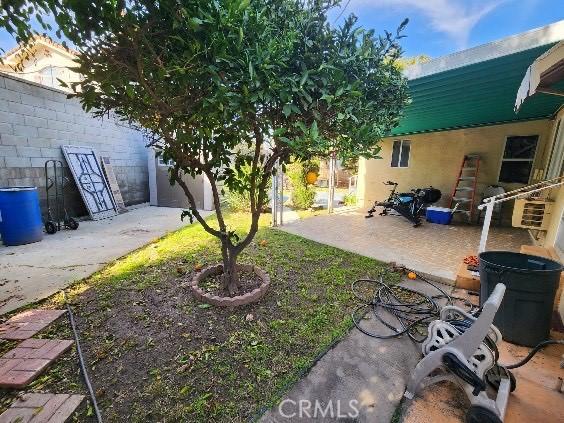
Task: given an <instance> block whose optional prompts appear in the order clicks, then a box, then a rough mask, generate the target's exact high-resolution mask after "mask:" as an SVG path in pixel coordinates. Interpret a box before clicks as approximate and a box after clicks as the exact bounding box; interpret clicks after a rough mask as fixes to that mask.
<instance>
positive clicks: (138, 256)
mask: <svg viewBox="0 0 564 423" xmlns="http://www.w3.org/2000/svg"><path fill="white" fill-rule="evenodd" d="M269 217H270V216H267V215H265V216H263V218H262V221H261V229H260V231H259V233H258V234H257V236H256V237H255V240H254V242H253V243H252V244H251V245H250V246H249V248H247V249H246V250H245V251H244V253H243V254H242V256H241V258H240V263H252V264H256V265H258V266H260V267H262V268H263V269H264V270H266V271H267V272H268V273H269V274H270V276H271V280H272V285H271V287H270V290H269V292H268V293H267V295H266V296H265V297H264V298H263V299H262V300H261V301H260V302H259V303H257V304H254V305H248V306H244V307H241V308H235V309H221V308H216V307H212V306H208V305H204V304H201V303H198V302H196V301H195V300H194V299H193V298H192V297H191V296H190V294H189V293H188V290H187V289H186V288H185V286H184V284H185V283H186V282H187V281H189V280H191V279H192V276H193V274H194V268H195V267H198V266H201V265H206V264H212V263H216V262H218V261H219V259H220V251H219V248H218V245H217V244H216V242H215V239H214V238H213V237H211V236H210V235H208V234H207V233H206V232H205V231H204V230H203V229H202V228H201V227H200V226H199V225H191V226H187V227H185V228H183V229H181V230H179V231H177V232H174V233H172V234H170V235H168V236H166V237H164V238H162V239H159V240H156V241H155V242H153V243H151V244H149V245H147V246H145V247H143V248H141V249H139V250H137V251H135V252H133V253H131V254H129V255H127V256H126V257H124V258H122V259H119V260H117V261H116V262H114V263H113V264H111V265H109V266H107V267H106V268H105V269H103V270H102V271H100V272H98V273H96V274H95V275H93V276H92V277H90V278H88V279H86V280H84V281H81V282H78V283H77V284H75V285H74V286H73V287H72V288H70V289H69V290H68V294H69V298H70V299H71V301H72V304H73V309H74V311H75V314H76V320H77V325H78V328H79V331H80V333H81V340H82V344H83V350H84V353H85V355H86V360H87V362H88V363H89V369H90V377H91V379H92V383H93V385H94V388H95V390H96V393H97V397H98V401H99V403H100V406H101V408H102V411H103V416H104V417H105V420H106V421H108V422H123V421H126V420H129V421H133V422H137V421H143V422H144V421H190V422H200V421H201V422H238V421H248V420H249V419H252V418H253V417H258V416H260V414H261V412H262V411H264V410H265V409H266V408H268V407H270V406H272V405H274V404H275V403H276V402H277V400H278V399H279V398H280V396H281V395H282V394H283V393H284V392H285V391H286V390H287V389H289V388H290V386H291V385H292V384H293V383H294V382H296V381H297V380H298V379H299V378H300V377H301V376H302V375H303V374H304V372H306V371H307V370H308V369H309V368H310V367H311V365H312V364H313V363H314V362H315V360H316V358H317V357H318V356H319V355H320V354H322V353H323V352H325V351H326V350H327V348H328V347H329V346H331V345H332V344H333V343H334V342H335V341H336V340H338V339H340V338H341V337H343V335H344V334H345V333H346V332H347V331H348V330H349V329H350V327H351V320H350V317H349V314H350V311H351V308H352V307H353V304H354V301H353V299H352V295H351V292H350V283H351V282H352V281H353V280H354V279H356V278H359V277H369V276H372V277H374V276H376V275H378V274H380V273H382V272H386V268H385V266H384V265H383V264H381V263H379V262H377V261H375V260H372V259H369V258H366V257H361V256H359V255H356V254H352V253H349V252H345V251H342V250H339V249H336V248H333V247H329V246H325V245H322V244H318V243H315V242H313V241H309V240H306V239H303V238H300V237H298V236H295V235H291V234H288V233H285V232H282V231H279V230H275V229H270V228H268V226H267V225H268V222H269ZM210 220H213V218H210ZM228 222H229V224H230V225H231V227H233V228H239V227H240V228H246V227H248V218H247V217H246V216H244V215H241V214H232V215H230V216H229V217H228ZM264 241H265V242H264ZM394 277H395V275H390V279H392V280H393V279H394ZM41 306H43V307H62V306H63V304H62V298H61V296H60V295H56V296H54V297H52V298H50V299H48V300H46V301H44V302H43V303H42V304H41ZM249 315H252V317H251V316H249ZM41 336H43V337H51V338H52V337H62V338H66V339H72V334H71V332H70V329H69V325H68V322H67V320H66V319H61V320H60V321H59V322H58V323H57V324H54V325H52V326H51V328H50V330H49V331H48V332H45V333H43V334H42V335H41ZM12 345H13V344H10V343H4V344H2V345H0V350H4V351H5V350H6V349H8V348H9V347H11V346H12ZM0 352H1V351H0ZM30 390H32V391H41V390H45V391H51V392H59V393H62V392H84V393H85V390H84V387H83V383H82V380H81V377H80V374H79V372H78V366H77V364H76V352H75V351H73V352H72V353H70V354H66V355H65V356H64V358H62V359H61V360H59V362H58V363H57V364H56V365H55V366H53V367H52V368H51V369H50V370H49V371H48V372H46V373H45V374H44V375H43V376H42V377H41V378H39V379H38V380H37V381H36V382H35V383H34V384H33V385H32V386H31V388H30ZM13 397H14V395H13V394H12V393H9V392H6V391H4V392H3V391H1V390H0V410H2V409H3V408H5V407H7V406H8V405H9V404H10V402H11V400H12V399H13ZM91 411H92V410H91V408H90V407H89V406H86V407H83V409H82V410H81V411H80V413H79V414H78V415H77V416H75V419H77V420H78V421H87V420H88V419H91V418H92V417H88V416H89V415H91Z"/></svg>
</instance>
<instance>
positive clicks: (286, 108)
mask: <svg viewBox="0 0 564 423" xmlns="http://www.w3.org/2000/svg"><path fill="white" fill-rule="evenodd" d="M282 113H284V116H286V117H288V116H290V115H291V114H292V105H291V104H289V103H288V104H285V105H284V107H283V108H282Z"/></svg>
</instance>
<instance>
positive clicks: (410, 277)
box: [407, 272, 417, 280]
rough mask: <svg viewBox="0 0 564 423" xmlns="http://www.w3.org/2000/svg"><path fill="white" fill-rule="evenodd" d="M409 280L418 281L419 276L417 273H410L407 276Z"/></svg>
mask: <svg viewBox="0 0 564 423" xmlns="http://www.w3.org/2000/svg"><path fill="white" fill-rule="evenodd" d="M407 278H408V279H411V280H413V279H417V274H416V273H415V272H409V273H408V274H407Z"/></svg>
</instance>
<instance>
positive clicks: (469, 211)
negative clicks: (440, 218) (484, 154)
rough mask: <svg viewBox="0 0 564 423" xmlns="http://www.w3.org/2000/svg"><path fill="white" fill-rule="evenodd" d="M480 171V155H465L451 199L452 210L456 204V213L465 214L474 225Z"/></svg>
mask: <svg viewBox="0 0 564 423" xmlns="http://www.w3.org/2000/svg"><path fill="white" fill-rule="evenodd" d="M479 170H480V156H479V155H478V154H467V155H465V156H464V158H463V159H462V164H461V165H460V170H459V171H458V178H457V179H456V184H455V185H454V189H453V191H452V195H451V197H450V206H449V207H450V208H451V209H452V208H453V207H454V205H455V204H458V207H457V208H456V213H462V214H465V215H466V217H467V218H468V222H469V223H472V221H473V218H474V212H475V210H474V202H475V199H476V184H477V182H478V171H479Z"/></svg>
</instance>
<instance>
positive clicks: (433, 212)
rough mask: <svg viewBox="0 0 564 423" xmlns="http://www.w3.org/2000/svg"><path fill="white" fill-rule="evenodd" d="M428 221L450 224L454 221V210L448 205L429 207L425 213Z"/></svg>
mask: <svg viewBox="0 0 564 423" xmlns="http://www.w3.org/2000/svg"><path fill="white" fill-rule="evenodd" d="M425 217H426V218H427V222H431V223H438V224H439V225H450V222H451V221H452V210H451V209H449V208H447V207H428V208H427V212H426V214H425Z"/></svg>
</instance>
